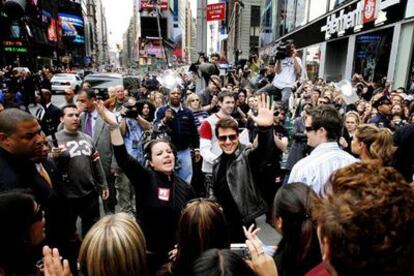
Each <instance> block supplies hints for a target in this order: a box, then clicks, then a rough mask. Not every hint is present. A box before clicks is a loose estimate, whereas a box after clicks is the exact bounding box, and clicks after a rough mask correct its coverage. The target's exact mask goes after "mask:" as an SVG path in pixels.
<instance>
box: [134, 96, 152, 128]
mask: <svg viewBox="0 0 414 276" xmlns="http://www.w3.org/2000/svg"><path fill="white" fill-rule="evenodd" d="M137 110H138V114H139V115H140V116H141V117H142V118H143V119H145V120H146V121H147V122H149V123H152V121H154V115H155V106H154V105H153V104H152V103H151V102H150V101H148V100H139V101H137Z"/></svg>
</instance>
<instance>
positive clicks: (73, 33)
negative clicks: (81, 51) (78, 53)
mask: <svg viewBox="0 0 414 276" xmlns="http://www.w3.org/2000/svg"><path fill="white" fill-rule="evenodd" d="M59 20H60V24H61V26H62V37H63V39H64V40H66V41H68V42H72V43H76V44H84V43H85V29H84V23H83V18H82V17H81V16H78V15H73V14H68V13H59Z"/></svg>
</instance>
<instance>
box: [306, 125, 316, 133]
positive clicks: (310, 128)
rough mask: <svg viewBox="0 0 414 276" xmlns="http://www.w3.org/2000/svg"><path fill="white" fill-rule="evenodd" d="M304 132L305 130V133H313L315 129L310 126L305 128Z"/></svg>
mask: <svg viewBox="0 0 414 276" xmlns="http://www.w3.org/2000/svg"><path fill="white" fill-rule="evenodd" d="M305 130H306V132H310V131H313V130H315V129H314V128H313V127H312V126H305Z"/></svg>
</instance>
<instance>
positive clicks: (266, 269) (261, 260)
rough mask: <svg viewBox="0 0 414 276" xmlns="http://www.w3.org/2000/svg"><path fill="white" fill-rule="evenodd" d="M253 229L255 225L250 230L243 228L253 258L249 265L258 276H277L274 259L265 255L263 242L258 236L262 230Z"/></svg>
mask: <svg viewBox="0 0 414 276" xmlns="http://www.w3.org/2000/svg"><path fill="white" fill-rule="evenodd" d="M253 229H254V225H251V226H250V227H249V229H246V227H244V226H243V231H244V234H245V236H246V238H247V240H246V245H247V248H248V249H249V252H250V257H251V259H250V260H248V261H246V262H247V264H248V265H249V266H250V267H251V268H252V269H253V271H254V272H255V274H256V275H258V276H277V275H278V273H277V268H276V264H275V262H274V260H273V258H272V257H270V256H268V255H266V254H265V253H264V251H263V247H262V242H261V241H260V239H259V238H258V237H257V235H256V234H257V232H259V231H260V228H257V229H254V230H253Z"/></svg>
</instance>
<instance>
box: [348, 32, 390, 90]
mask: <svg viewBox="0 0 414 276" xmlns="http://www.w3.org/2000/svg"><path fill="white" fill-rule="evenodd" d="M392 35H393V28H387V29H384V30H380V31H376V32H372V33H368V34H362V35H359V36H357V38H356V42H355V43H356V44H355V59H354V69H355V73H358V74H362V75H363V76H364V79H366V80H367V81H374V82H378V81H380V80H381V79H382V78H384V77H386V76H387V72H388V63H389V61H390V52H391V45H392Z"/></svg>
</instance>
